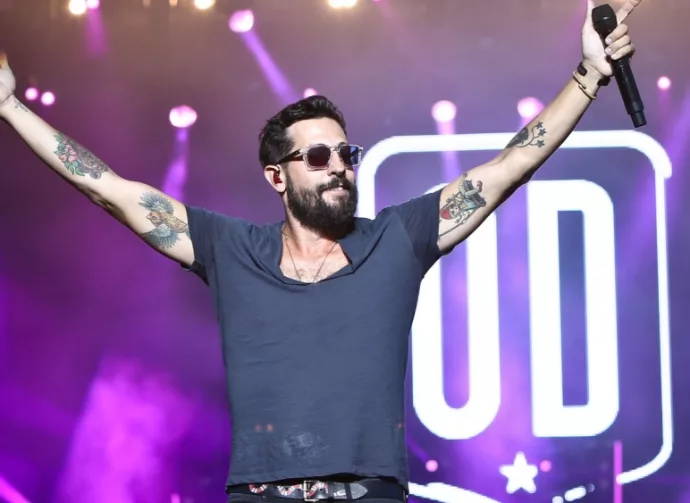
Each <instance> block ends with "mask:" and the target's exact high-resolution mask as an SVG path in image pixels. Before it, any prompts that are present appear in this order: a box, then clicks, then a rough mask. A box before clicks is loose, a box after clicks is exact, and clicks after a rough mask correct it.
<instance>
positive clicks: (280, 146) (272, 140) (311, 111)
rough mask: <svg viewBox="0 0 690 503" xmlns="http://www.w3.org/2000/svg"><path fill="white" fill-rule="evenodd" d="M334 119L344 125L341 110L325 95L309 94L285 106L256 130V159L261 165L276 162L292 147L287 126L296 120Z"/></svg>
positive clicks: (343, 126)
mask: <svg viewBox="0 0 690 503" xmlns="http://www.w3.org/2000/svg"><path fill="white" fill-rule="evenodd" d="M323 118H327V119H333V120H334V121H336V122H337V123H338V124H340V127H341V128H343V131H345V132H346V133H347V131H346V129H345V119H344V118H343V114H342V113H340V110H338V108H337V107H336V106H335V105H334V104H333V103H332V102H331V101H330V100H329V99H328V98H326V97H324V96H310V97H309V98H304V99H303V100H300V101H298V102H296V103H292V104H291V105H288V106H286V107H285V108H283V109H282V110H281V111H280V112H278V113H277V114H276V115H274V116H273V117H271V118H270V119H268V121H266V124H265V125H264V127H263V129H262V130H261V133H260V134H259V161H260V162H261V166H262V167H264V168H265V167H266V166H268V165H269V164H275V163H277V162H278V161H279V160H280V159H282V158H283V157H285V156H286V155H288V154H289V153H290V152H291V151H292V149H293V148H294V144H293V142H292V140H291V139H290V138H289V136H288V134H287V128H289V127H290V126H292V125H293V124H295V123H296V122H300V121H304V120H309V119H323Z"/></svg>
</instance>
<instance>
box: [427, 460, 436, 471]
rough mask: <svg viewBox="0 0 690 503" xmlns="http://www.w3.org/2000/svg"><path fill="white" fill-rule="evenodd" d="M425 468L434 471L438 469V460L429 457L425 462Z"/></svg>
mask: <svg viewBox="0 0 690 503" xmlns="http://www.w3.org/2000/svg"><path fill="white" fill-rule="evenodd" d="M426 470H427V471H428V472H432V473H433V472H435V471H436V470H438V461H435V460H433V459H430V460H429V461H427V462H426Z"/></svg>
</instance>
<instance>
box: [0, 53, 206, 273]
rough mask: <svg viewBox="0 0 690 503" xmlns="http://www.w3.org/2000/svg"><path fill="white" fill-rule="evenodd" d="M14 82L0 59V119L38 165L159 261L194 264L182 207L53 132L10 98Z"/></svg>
mask: <svg viewBox="0 0 690 503" xmlns="http://www.w3.org/2000/svg"><path fill="white" fill-rule="evenodd" d="M14 87H15V80H14V76H13V75H12V72H11V71H10V69H9V66H8V65H7V59H6V58H4V57H3V56H2V55H0V118H2V119H3V120H4V121H6V122H7V123H8V124H10V125H11V126H12V128H14V130H15V131H17V133H19V135H20V136H21V138H22V139H23V140H24V141H25V142H26V143H27V144H28V145H29V147H31V149H32V150H33V151H34V153H35V154H36V155H37V156H38V157H39V158H40V159H41V160H43V162H44V163H45V164H46V165H48V166H49V167H50V168H52V169H53V170H54V171H55V172H56V173H57V174H58V175H60V176H61V177H62V178H63V179H64V180H66V181H68V182H69V183H70V184H72V185H73V186H74V187H75V188H76V189H77V190H79V191H80V192H81V193H83V194H84V195H85V196H86V197H88V198H89V199H90V200H91V201H92V202H94V203H95V204H97V205H98V206H100V207H102V208H103V209H105V210H106V211H107V212H108V213H110V214H111V215H113V216H114V217H115V218H116V219H117V220H119V221H120V222H122V223H123V224H125V225H126V226H127V227H129V228H130V229H131V230H132V231H134V232H135V233H136V234H137V235H138V236H139V237H141V238H142V239H143V240H144V241H146V242H147V243H148V244H149V245H151V246H152V247H153V248H154V249H155V250H157V251H159V252H160V253H162V254H163V255H165V256H167V257H169V258H171V259H173V260H175V261H177V262H179V263H181V264H183V265H185V266H190V265H191V264H192V263H193V262H194V249H193V247H192V242H191V239H190V237H189V229H188V225H187V211H186V208H185V206H184V205H183V204H182V203H180V202H179V201H176V200H174V199H173V198H171V197H170V196H167V195H165V194H163V193H162V192H160V191H158V190H156V189H154V188H152V187H149V186H148V185H146V184H143V183H139V182H134V181H129V180H125V179H124V178H121V177H119V176H118V175H116V174H115V173H114V172H113V171H112V170H111V169H110V168H109V167H108V166H107V165H106V164H105V163H104V162H103V161H101V160H100V159H98V158H97V157H96V156H94V155H93V154H92V153H91V152H89V151H88V150H86V149H85V148H84V147H82V146H81V145H79V144H78V143H77V142H75V141H74V140H72V139H71V138H69V137H67V136H66V135H64V134H62V133H60V132H58V131H56V130H55V129H54V128H53V127H51V126H50V125H49V124H47V123H46V122H45V121H44V120H43V119H41V118H40V117H38V116H37V115H36V114H34V113H33V112H32V111H31V110H29V109H28V108H27V107H26V106H25V105H24V104H22V103H21V102H20V101H19V99H17V98H16V97H15V96H14V94H13V93H14Z"/></svg>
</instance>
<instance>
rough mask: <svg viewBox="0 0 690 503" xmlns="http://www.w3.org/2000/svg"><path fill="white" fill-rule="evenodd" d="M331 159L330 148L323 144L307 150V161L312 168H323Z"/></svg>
mask: <svg viewBox="0 0 690 503" xmlns="http://www.w3.org/2000/svg"><path fill="white" fill-rule="evenodd" d="M330 160H331V149H329V148H328V147H325V146H317V147H312V148H310V149H309V150H308V151H307V163H309V166H311V167H312V168H325V167H326V166H328V163H329V161H330Z"/></svg>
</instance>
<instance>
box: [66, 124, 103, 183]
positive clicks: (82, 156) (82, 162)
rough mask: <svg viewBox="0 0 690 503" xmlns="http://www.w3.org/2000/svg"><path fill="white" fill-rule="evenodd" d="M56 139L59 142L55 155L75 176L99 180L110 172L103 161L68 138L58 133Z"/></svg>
mask: <svg viewBox="0 0 690 503" xmlns="http://www.w3.org/2000/svg"><path fill="white" fill-rule="evenodd" d="M55 139H56V140H57V141H58V146H57V149H56V150H55V152H53V153H54V154H55V155H57V156H58V158H59V159H60V161H62V164H64V166H65V168H67V169H68V170H69V172H70V173H72V174H73V175H77V176H86V175H89V176H90V177H91V178H93V179H94V180H98V179H99V178H100V177H101V175H102V174H103V173H106V172H108V171H110V168H109V167H108V166H107V165H106V164H105V163H104V162H103V161H101V160H100V159H99V158H98V157H96V156H95V155H93V154H92V153H91V152H89V151H88V150H86V149H85V148H84V147H82V146H81V145H79V143H77V142H76V141H74V140H72V139H71V138H69V137H68V136H65V135H63V134H60V133H58V134H56V135H55Z"/></svg>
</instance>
